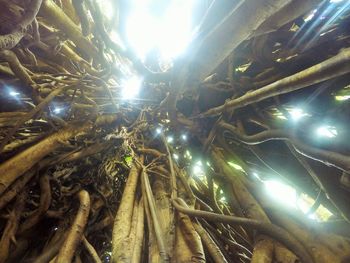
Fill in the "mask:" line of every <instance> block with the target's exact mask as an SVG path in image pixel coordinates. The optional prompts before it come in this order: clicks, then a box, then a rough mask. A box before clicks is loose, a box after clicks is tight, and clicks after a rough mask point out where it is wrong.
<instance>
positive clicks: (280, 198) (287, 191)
mask: <svg viewBox="0 0 350 263" xmlns="http://www.w3.org/2000/svg"><path fill="white" fill-rule="evenodd" d="M264 185H265V187H266V190H267V193H268V194H269V195H270V196H271V197H273V198H274V199H275V200H276V201H277V202H279V203H282V204H284V205H288V206H292V207H296V201H297V196H296V190H295V189H294V188H293V187H291V186H289V185H286V184H284V183H282V182H279V181H276V180H267V181H264Z"/></svg>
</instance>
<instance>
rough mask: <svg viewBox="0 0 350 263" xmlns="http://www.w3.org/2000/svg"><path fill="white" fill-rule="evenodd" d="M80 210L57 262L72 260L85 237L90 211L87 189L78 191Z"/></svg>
mask: <svg viewBox="0 0 350 263" xmlns="http://www.w3.org/2000/svg"><path fill="white" fill-rule="evenodd" d="M78 199H79V203H80V204H79V210H78V213H77V215H76V217H75V219H74V222H73V224H72V226H71V228H70V230H69V232H68V235H67V238H66V240H65V241H64V243H63V245H62V247H61V249H60V251H59V253H58V255H57V258H56V263H68V262H71V261H72V259H73V256H74V253H75V250H76V248H77V247H78V245H79V243H80V242H81V240H82V238H83V233H84V229H85V226H86V223H87V219H88V217H89V212H90V196H89V193H88V192H87V191H85V190H81V191H80V192H79V193H78Z"/></svg>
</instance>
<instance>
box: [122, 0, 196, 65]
mask: <svg viewBox="0 0 350 263" xmlns="http://www.w3.org/2000/svg"><path fill="white" fill-rule="evenodd" d="M151 3H152V1H145V2H143V3H142V4H140V3H139V2H136V1H133V9H132V11H131V15H130V16H129V18H128V20H127V38H128V41H129V43H130V45H131V46H132V48H133V49H134V50H135V52H136V54H137V55H138V56H139V58H140V59H141V60H144V59H145V57H146V56H147V54H148V53H149V52H150V51H151V50H153V49H156V50H158V51H159V53H160V55H161V58H162V59H163V60H169V59H173V58H175V57H176V56H178V55H180V54H181V53H182V52H183V51H184V50H185V49H186V47H187V45H188V44H189V42H190V41H191V35H192V25H191V16H192V7H193V3H194V0H172V1H170V3H169V4H168V5H167V7H166V10H165V11H164V13H163V14H161V15H155V14H152V13H151V11H152V10H151V8H150V5H151Z"/></svg>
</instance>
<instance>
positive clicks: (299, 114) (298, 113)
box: [288, 108, 309, 121]
mask: <svg viewBox="0 0 350 263" xmlns="http://www.w3.org/2000/svg"><path fill="white" fill-rule="evenodd" d="M288 112H289V114H290V116H291V117H292V119H293V120H294V121H297V120H299V119H301V118H303V117H305V116H309V114H307V113H305V112H304V111H303V109H299V108H292V109H290V110H288Z"/></svg>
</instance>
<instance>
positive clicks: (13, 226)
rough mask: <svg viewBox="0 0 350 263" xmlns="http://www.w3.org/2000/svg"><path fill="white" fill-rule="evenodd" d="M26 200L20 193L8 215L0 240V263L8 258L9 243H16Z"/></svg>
mask: <svg viewBox="0 0 350 263" xmlns="http://www.w3.org/2000/svg"><path fill="white" fill-rule="evenodd" d="M26 198H27V193H26V191H22V193H21V194H20V195H19V196H18V197H17V200H16V202H15V204H14V206H13V208H12V210H11V211H10V213H9V216H8V219H7V223H6V226H5V229H4V232H3V234H2V237H1V240H0V248H1V249H0V263H4V262H6V259H7V257H8V256H9V250H10V245H11V241H12V242H13V243H16V239H15V235H16V232H17V229H18V225H19V220H20V219H21V214H22V212H23V209H24V205H25V202H26Z"/></svg>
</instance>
